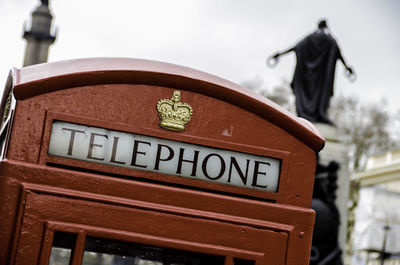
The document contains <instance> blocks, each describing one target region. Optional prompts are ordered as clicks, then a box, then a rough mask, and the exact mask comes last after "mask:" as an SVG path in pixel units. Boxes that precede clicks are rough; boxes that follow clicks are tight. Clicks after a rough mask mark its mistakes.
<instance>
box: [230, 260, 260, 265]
mask: <svg viewBox="0 0 400 265" xmlns="http://www.w3.org/2000/svg"><path fill="white" fill-rule="evenodd" d="M254 264H256V262H255V261H254V260H245V259H233V265H254Z"/></svg>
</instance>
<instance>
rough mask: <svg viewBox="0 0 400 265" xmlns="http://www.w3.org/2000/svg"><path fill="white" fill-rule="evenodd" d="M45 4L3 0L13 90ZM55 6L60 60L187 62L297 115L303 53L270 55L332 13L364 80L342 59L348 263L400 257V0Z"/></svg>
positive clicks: (339, 120)
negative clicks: (14, 72)
mask: <svg viewBox="0 0 400 265" xmlns="http://www.w3.org/2000/svg"><path fill="white" fill-rule="evenodd" d="M45 2H46V1H45ZM38 6H40V1H37V0H0V33H1V35H2V38H1V49H0V86H1V88H3V87H4V85H5V81H6V78H7V75H8V71H9V70H10V69H11V68H12V67H16V68H20V67H22V66H23V62H24V55H25V49H26V40H25V39H24V38H23V35H24V32H29V30H30V29H31V27H32V25H31V13H32V11H33V10H34V9H35V8H37V7H38ZM49 10H50V12H51V14H52V15H53V19H52V26H51V29H50V35H51V36H55V42H54V43H53V45H52V46H50V49H49V54H48V61H59V60H68V59H74V58H86V57H129V58H144V59H151V60H156V61H164V62H169V63H174V64H179V65H183V66H187V67H191V68H194V69H197V70H201V71H205V72H208V73H211V74H214V75H217V76H220V77H222V78H225V79H228V80H230V81H233V82H235V83H238V84H241V85H242V86H243V87H246V88H248V89H251V90H253V91H255V92H257V93H260V94H262V95H264V96H266V97H268V98H270V99H271V100H273V101H275V102H276V103H278V104H280V105H281V106H283V107H284V108H286V109H288V110H289V111H291V112H293V113H294V112H295V107H294V100H295V99H294V95H293V93H292V91H291V88H290V82H291V78H292V76H293V72H294V66H295V64H296V57H295V55H294V54H290V55H287V56H285V57H282V58H280V60H279V63H278V65H276V66H275V67H274V68H270V67H267V65H266V59H267V57H269V56H271V55H272V54H274V53H275V52H277V51H283V50H285V49H287V48H289V47H291V46H293V45H295V44H296V43H297V42H298V41H299V40H301V39H302V38H303V37H305V36H306V35H307V34H309V33H311V32H313V31H315V30H316V27H317V23H318V21H319V20H320V19H321V18H325V19H327V21H328V26H329V28H330V33H331V34H332V35H333V36H334V37H335V38H336V40H337V41H338V43H339V45H340V47H341V51H342V54H343V56H344V58H345V60H346V62H347V63H348V64H349V65H350V66H352V67H353V69H354V70H355V72H356V76H357V79H356V80H355V82H350V81H349V80H348V79H346V77H345V75H344V72H345V69H344V67H343V65H342V64H340V63H338V65H337V69H336V75H335V87H334V89H335V95H334V97H333V98H332V100H331V107H330V110H329V112H330V117H331V119H332V120H333V121H334V122H335V124H336V127H337V130H336V132H337V138H338V139H340V141H341V142H342V143H343V146H345V148H346V156H347V157H348V158H347V159H346V163H345V165H344V167H346V169H347V173H346V174H347V176H346V177H347V180H348V186H349V187H347V188H346V192H340V189H341V188H342V187H341V186H340V185H339V192H338V193H339V194H340V196H341V198H340V199H341V200H342V201H345V202H346V205H345V208H346V211H348V212H347V213H346V215H347V217H346V221H342V227H341V231H342V232H341V233H342V234H343V233H344V235H343V236H342V237H343V238H342V239H340V241H341V243H340V244H341V247H342V249H343V250H344V252H345V253H346V256H345V259H344V261H345V263H346V264H350V263H352V264H400V210H399V208H400V207H399V205H400V105H399V99H400V86H399V84H400V67H399V62H400V49H399V47H400V15H399V14H400V1H397V0H380V1H376V0H335V1H333V0H332V1H327V0H309V1H298V0H252V1H245V0H218V1H215V0H201V1H200V0H169V1H165V0H164V1H163V0H147V1H133V0H129V1H128V0H114V1H105V0H85V1H82V0H81V1H77V0H69V1H61V0H50V1H49ZM25 36H27V34H26V33H25ZM342 167H343V165H342ZM342 208H343V207H342ZM341 211H343V209H342V210H341ZM344 223H347V224H344ZM384 262H386V263H384Z"/></svg>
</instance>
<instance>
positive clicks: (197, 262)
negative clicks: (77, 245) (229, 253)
mask: <svg viewBox="0 0 400 265" xmlns="http://www.w3.org/2000/svg"><path fill="white" fill-rule="evenodd" d="M82 264H83V265H128V264H129V265H164V264H168V265H223V264H224V257H223V256H215V255H207V254H202V253H196V252H189V251H182V250H175V249H169V248H160V247H155V246H149V245H142V244H136V243H130V242H123V241H114V240H110V239H104V238H95V237H87V238H86V242H85V252H84V255H83V261H82Z"/></svg>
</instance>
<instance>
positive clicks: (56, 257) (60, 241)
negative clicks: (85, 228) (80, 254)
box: [49, 232, 76, 265]
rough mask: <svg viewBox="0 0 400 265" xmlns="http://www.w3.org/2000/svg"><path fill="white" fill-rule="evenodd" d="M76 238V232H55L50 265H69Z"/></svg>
mask: <svg viewBox="0 0 400 265" xmlns="http://www.w3.org/2000/svg"><path fill="white" fill-rule="evenodd" d="M75 240H76V235H75V234H71V233H64V232H55V233H54V238H53V245H52V248H51V254H50V261H49V265H69V264H70V260H71V253H72V249H73V248H74V245H75Z"/></svg>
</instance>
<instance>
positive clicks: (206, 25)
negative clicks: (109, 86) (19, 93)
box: [0, 0, 400, 112]
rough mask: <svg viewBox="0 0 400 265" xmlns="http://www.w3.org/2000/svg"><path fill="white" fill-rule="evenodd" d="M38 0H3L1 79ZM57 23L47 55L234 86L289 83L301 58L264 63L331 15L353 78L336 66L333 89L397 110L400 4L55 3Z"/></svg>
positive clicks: (18, 51)
mask: <svg viewBox="0 0 400 265" xmlns="http://www.w3.org/2000/svg"><path fill="white" fill-rule="evenodd" d="M38 2H39V1H37V0H0V32H1V36H2V37H1V44H0V45H1V46H0V47H1V49H0V82H1V83H0V84H1V87H4V83H5V79H6V76H7V73H8V71H9V69H10V68H11V67H17V68H20V67H21V66H22V62H23V54H24V49H25V42H24V40H23V39H22V38H21V35H22V32H23V29H22V28H23V23H24V21H28V20H29V18H30V12H31V11H32V10H33V8H34V7H35V6H36V5H37V4H38ZM50 8H51V10H52V13H53V15H54V20H53V23H54V25H55V26H56V27H57V28H58V35H57V40H56V42H55V44H54V45H53V46H52V47H51V49H50V54H49V61H58V60H65V59H72V58H82V57H130V58H144V59H152V60H158V61H164V62H169V63H175V64H179V65H184V66H188V67H191V68H195V69H198V70H201V71H205V72H208V73H212V74H214V75H217V76H220V77H222V78H225V79H228V80H230V81H233V82H235V83H242V82H243V81H246V80H251V79H255V78H258V79H261V80H263V81H264V86H266V87H269V88H272V87H274V86H276V85H279V84H280V83H281V82H282V79H286V80H290V79H291V78H292V73H293V69H294V66H295V63H296V60H295V56H294V54H291V55H287V56H285V57H282V58H281V60H280V63H279V65H278V66H277V67H275V68H273V69H271V68H268V67H266V65H265V59H266V57H267V56H269V55H271V54H273V53H274V52H276V51H279V50H283V49H285V48H287V47H289V46H292V45H294V44H295V43H296V42H297V41H299V40H300V39H301V38H302V37H304V36H305V35H307V34H308V33H311V32H312V31H314V30H315V29H316V23H317V21H318V20H319V19H320V18H326V19H327V20H328V25H329V27H330V29H331V32H332V35H333V36H334V37H335V38H336V39H337V41H338V43H339V45H340V46H341V50H342V54H343V55H344V57H345V59H346V61H347V62H348V64H349V65H351V66H353V67H354V69H355V71H356V72H357V76H358V79H357V81H356V82H355V83H351V82H349V81H348V80H347V79H346V78H345V77H344V74H343V72H344V68H343V66H342V65H341V64H340V63H338V68H337V72H336V83H335V93H336V94H340V93H341V94H345V95H353V94H354V95H357V96H358V97H359V98H360V99H361V100H363V101H365V102H374V101H376V102H377V101H379V100H380V99H382V98H384V99H386V100H387V102H388V104H387V106H388V108H389V110H391V111H392V112H394V111H397V110H399V109H400V106H399V104H398V102H399V99H400V86H399V84H400V67H399V64H400V15H399V14H400V1H398V0H354V1H353V0H332V1H324V0H308V1H305V0H304V1H299V0H168V1H166V0H146V1H144V0H141V1H136V0H135V1H134V0H113V1H110V0H109V1H104V0H79V1H78V0H50Z"/></svg>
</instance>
